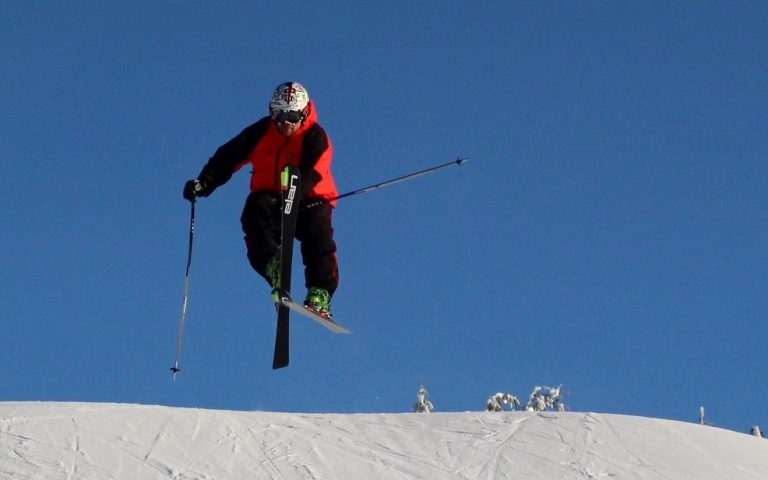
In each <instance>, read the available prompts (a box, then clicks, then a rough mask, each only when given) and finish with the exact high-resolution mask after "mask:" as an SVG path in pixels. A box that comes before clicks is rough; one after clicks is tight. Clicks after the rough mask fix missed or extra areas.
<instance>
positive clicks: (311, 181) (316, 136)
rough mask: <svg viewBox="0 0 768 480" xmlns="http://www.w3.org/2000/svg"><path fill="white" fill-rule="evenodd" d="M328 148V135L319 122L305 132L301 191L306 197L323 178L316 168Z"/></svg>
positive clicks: (300, 167)
mask: <svg viewBox="0 0 768 480" xmlns="http://www.w3.org/2000/svg"><path fill="white" fill-rule="evenodd" d="M327 149H328V136H327V135H326V133H325V130H323V127H321V126H320V125H318V124H314V125H312V127H310V129H309V130H307V133H305V134H304V143H303V145H302V149H301V161H300V162H299V170H301V193H302V198H305V197H306V195H307V193H309V192H310V191H311V190H312V189H313V188H314V187H315V185H317V183H318V182H319V181H320V180H321V178H320V174H319V173H317V172H316V171H315V170H314V167H315V165H317V161H318V160H320V156H321V155H322V154H323V152H325V151H326V150H327Z"/></svg>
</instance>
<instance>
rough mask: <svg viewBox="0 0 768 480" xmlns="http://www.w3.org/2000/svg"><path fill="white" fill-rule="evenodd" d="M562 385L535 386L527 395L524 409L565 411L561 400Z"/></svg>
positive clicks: (530, 410) (532, 410) (531, 410)
mask: <svg viewBox="0 0 768 480" xmlns="http://www.w3.org/2000/svg"><path fill="white" fill-rule="evenodd" d="M561 388H562V385H560V386H559V387H557V388H552V387H546V386H545V387H540V386H537V387H535V388H534V389H533V392H531V395H530V396H529V397H528V405H526V406H525V409H526V410H528V411H529V412H543V411H544V410H547V409H549V410H556V411H558V412H564V411H565V404H564V403H563V402H562V399H563V397H562V392H561Z"/></svg>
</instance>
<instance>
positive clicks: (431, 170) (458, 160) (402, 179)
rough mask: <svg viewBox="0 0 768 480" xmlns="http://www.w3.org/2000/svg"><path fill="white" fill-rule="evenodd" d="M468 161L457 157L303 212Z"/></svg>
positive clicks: (340, 196) (313, 203)
mask: <svg viewBox="0 0 768 480" xmlns="http://www.w3.org/2000/svg"><path fill="white" fill-rule="evenodd" d="M468 160H469V157H465V158H458V157H457V158H456V160H453V161H451V162H448V163H443V164H441V165H437V166H434V167H430V168H426V169H424V170H419V171H418V172H413V173H409V174H407V175H403V176H402V177H397V178H393V179H391V180H386V181H383V182H380V183H375V184H373V185H369V186H367V187H363V188H360V189H357V190H353V191H351V192H347V193H344V194H341V195H339V196H337V197H333V198H328V199H323V200H318V201H316V202H312V203H310V204H308V205H304V207H302V210H306V209H308V208H312V207H316V206H318V205H322V204H323V203H328V202H333V201H334V200H340V199H342V198H346V197H351V196H352V195H360V194H361V193H366V192H370V191H372V190H377V189H379V188H382V187H388V186H390V185H394V184H395V183H400V182H404V181H406V180H410V179H412V178H416V177H420V176H422V175H427V174H429V173H433V172H435V171H437V170H440V169H441V168H445V167H450V166H452V165H459V166H461V165H462V164H463V163H464V162H466V161H468Z"/></svg>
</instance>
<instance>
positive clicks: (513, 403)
mask: <svg viewBox="0 0 768 480" xmlns="http://www.w3.org/2000/svg"><path fill="white" fill-rule="evenodd" d="M485 410H486V411H488V412H503V411H504V410H520V400H518V399H517V397H516V396H514V395H512V394H511V393H501V392H499V393H497V394H496V395H491V396H490V397H488V401H487V402H485Z"/></svg>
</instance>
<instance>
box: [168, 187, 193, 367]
mask: <svg viewBox="0 0 768 480" xmlns="http://www.w3.org/2000/svg"><path fill="white" fill-rule="evenodd" d="M190 203H191V204H192V208H191V210H190V216H189V251H188V252H187V270H186V273H184V296H183V297H182V300H181V320H179V338H178V340H177V342H176V360H175V361H174V362H173V366H172V367H171V373H172V374H173V381H174V382H175V381H176V374H177V373H179V371H180V369H179V356H180V355H181V344H182V343H183V342H184V323H185V322H186V319H187V301H188V300H189V267H190V266H191V265H192V240H193V239H194V235H195V201H194V199H193V200H191V201H190Z"/></svg>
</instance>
